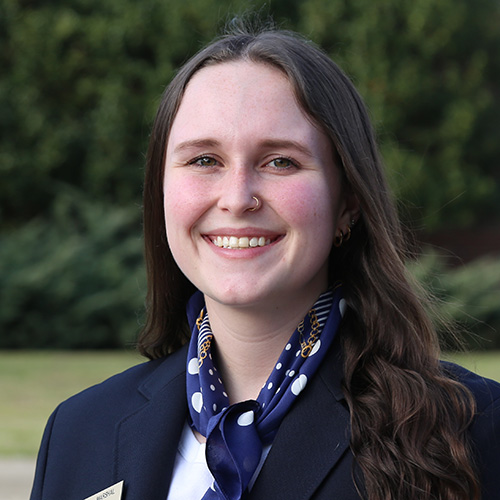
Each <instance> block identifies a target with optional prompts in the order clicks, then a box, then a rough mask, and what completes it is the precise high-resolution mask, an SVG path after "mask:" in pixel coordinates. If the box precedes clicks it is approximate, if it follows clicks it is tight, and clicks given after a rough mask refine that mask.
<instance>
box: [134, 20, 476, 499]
mask: <svg viewBox="0 0 500 500" xmlns="http://www.w3.org/2000/svg"><path fill="white" fill-rule="evenodd" d="M235 60H248V61H253V62H260V63H264V64H271V65H273V66H274V67H276V68H278V69H279V70H280V71H282V72H283V73H285V74H286V75H287V77H288V79H289V81H290V83H291V85H292V86H293V88H294V91H295V95H296V98H297V100H298V102H299V104H300V105H301V106H302V108H303V109H304V111H305V112H306V113H307V114H308V115H309V117H310V118H311V119H312V120H313V121H314V122H315V123H316V124H317V125H318V126H319V127H321V129H322V130H324V131H325V132H326V134H328V136H329V137H330V139H331V141H332V144H333V146H334V149H335V151H336V154H337V158H336V160H337V163H338V164H339V165H341V168H342V169H343V173H344V176H345V180H346V183H347V185H348V186H349V189H351V190H352V192H353V193H354V194H355V195H356V196H357V199H358V200H359V203H360V209H361V217H360V219H359V221H358V222H357V224H356V226H355V228H354V229H353V231H352V238H351V239H350V240H349V242H348V243H347V244H345V245H343V246H342V247H340V248H333V249H332V252H331V255H330V266H329V272H330V275H331V279H332V280H333V279H341V280H342V281H343V282H344V284H345V294H346V300H347V301H348V303H349V305H350V312H349V315H348V316H347V318H346V323H348V324H347V325H346V328H345V331H348V332H349V335H344V337H345V338H344V339H343V345H344V359H345V369H344V371H345V381H344V392H345V395H346V399H347V402H348V405H349V407H350V412H351V449H352V452H353V454H354V456H355V459H356V460H355V461H356V464H357V466H356V467H357V473H356V471H355V476H356V477H359V475H361V476H362V478H363V479H362V481H361V482H360V484H362V485H363V486H360V491H364V492H365V494H364V495H365V496H366V498H368V499H370V500H389V499H393V500H396V499H397V500H402V499H405V500H414V499H422V500H423V499H426V500H430V499H441V500H466V499H467V500H471V499H479V495H480V493H479V485H478V481H477V478H476V475H475V472H474V469H473V466H472V458H471V454H470V452H469V450H468V446H467V439H466V428H467V426H468V425H469V423H470V421H471V418H472V416H473V413H474V402H473V398H472V396H471V395H470V393H469V392H468V391H467V390H466V388H465V387H463V386H462V385H461V384H459V383H458V382H455V381H453V380H452V379H451V378H450V377H448V376H446V374H444V373H443V370H442V369H441V367H440V364H439V362H438V356H439V347H438V342H437V336H436V333H435V329H434V327H433V325H432V323H431V321H430V320H429V318H428V315H427V313H426V311H425V310H424V307H423V305H422V304H423V303H424V302H425V297H424V296H423V295H422V294H420V295H418V294H417V293H416V291H415V287H414V286H413V285H412V284H411V280H410V279H409V277H408V276H407V273H406V268H405V264H404V262H405V259H406V250H405V245H404V239H403V236H402V231H401V227H400V224H399V221H398V217H397V214H396V210H395V206H394V202H393V200H392V199H391V196H390V194H389V189H388V186H387V183H386V180H385V176H384V171H383V165H382V162H381V160H380V157H379V153H378V149H377V145H376V141H375V138H374V133H373V131H372V127H371V124H370V119H369V117H368V114H367V111H366V109H365V106H364V104H363V101H362V99H361V98H360V96H359V95H358V93H357V91H356V90H355V88H354V86H353V85H352V83H351V81H350V80H349V79H348V78H347V77H346V76H345V75H344V73H343V72H342V71H341V70H340V69H339V67H338V66H337V65H336V64H335V63H334V62H332V61H331V59H330V58H329V57H327V56H326V55H325V54H324V53H323V52H322V51H321V50H320V49H319V48H317V47H316V46H315V45H314V44H312V43H311V42H310V41H308V40H305V39H303V38H302V37H300V36H299V35H297V34H294V33H290V32H286V31H279V30H274V29H269V28H267V27H266V28H264V29H260V30H253V31H251V30H248V29H247V28H245V27H244V26H242V25H241V24H240V25H239V26H237V27H236V28H234V25H233V30H232V32H231V33H230V34H226V35H225V36H223V37H221V38H219V39H217V40H216V41H215V42H213V43H212V44H210V45H209V46H207V47H206V48H204V49H203V50H201V51H200V52H199V53H198V54H196V55H195V56H194V57H193V58H191V59H190V60H189V61H188V62H187V63H186V64H185V65H184V66H183V67H182V68H181V70H180V71H179V72H178V74H177V75H176V76H175V77H174V79H173V80H172V82H171V83H170V85H169V86H168V87H167V89H166V91H165V93H164V95H163V98H162V101H161V104H160V107H159V110H158V113H157V116H156V119H155V122H154V126H153V130H152V134H151V140H150V146H149V151H148V157H147V168H146V178H145V187H144V233H145V255H146V265H147V273H148V298H147V303H148V316H147V323H146V325H145V327H144V330H143V332H142V334H141V336H140V339H139V349H140V351H141V352H142V353H143V354H144V355H146V356H147V357H149V358H158V357H160V356H164V355H166V354H168V353H169V352H172V351H175V350H176V349H178V348H179V347H180V346H181V345H182V344H184V343H185V342H186V341H187V339H188V338H189V332H188V329H187V324H186V318H185V312H184V311H185V305H186V301H187V299H188V298H189V296H190V295H191V293H192V292H193V291H194V289H193V285H192V284H191V283H190V282H189V281H188V280H187V278H186V277H185V276H184V275H183V274H182V273H181V271H180V270H179V268H178V266H177V265H176V263H175V261H174V259H173V257H172V254H171V252H170V249H169V247H168V242H167V239H166V233H165V226H164V220H163V217H164V216H163V165H164V161H165V149H166V144H167V139H168V134H169V131H170V128H171V126H172V122H173V120H174V118H175V114H176V112H177V109H178V107H179V104H180V101H181V99H182V96H183V93H184V90H185V88H186V85H187V84H188V82H189V80H190V79H191V77H192V76H193V75H194V74H195V73H196V72H197V71H198V70H199V69H201V68H202V67H204V66H207V65H209V64H219V63H224V62H229V61H235Z"/></svg>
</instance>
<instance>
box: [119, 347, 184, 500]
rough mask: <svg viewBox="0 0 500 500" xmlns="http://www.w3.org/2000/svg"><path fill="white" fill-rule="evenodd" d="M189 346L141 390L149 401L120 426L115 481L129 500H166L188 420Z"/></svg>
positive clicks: (164, 364)
mask: <svg viewBox="0 0 500 500" xmlns="http://www.w3.org/2000/svg"><path fill="white" fill-rule="evenodd" d="M186 356H187V346H185V347H183V348H182V349H180V350H179V351H177V352H175V353H174V354H172V355H170V356H168V357H167V358H166V359H165V360H163V361H160V362H158V363H160V364H159V366H158V367H157V368H156V369H155V370H154V372H153V373H152V374H151V376H150V377H149V378H148V379H147V380H146V381H145V382H144V383H143V384H142V385H141V386H140V387H139V388H138V389H139V391H140V392H141V393H142V394H143V396H144V397H145V398H146V399H148V400H149V401H147V402H146V403H145V404H144V405H143V406H141V407H139V408H136V409H134V411H133V412H132V413H131V414H130V415H128V416H127V417H125V418H124V419H123V420H122V421H121V422H120V423H119V424H118V429H117V434H116V443H115V477H116V481H117V482H118V481H121V480H122V479H123V480H124V495H123V498H124V499H126V500H144V499H145V498H147V499H148V500H165V498H167V494H168V488H169V484H170V478H171V475H172V470H173V466H174V462H175V457H176V451H177V446H178V442H179V438H180V435H181V431H182V428H183V426H184V423H185V422H186V418H187V403H186V380H185V378H186V376H185V371H186Z"/></svg>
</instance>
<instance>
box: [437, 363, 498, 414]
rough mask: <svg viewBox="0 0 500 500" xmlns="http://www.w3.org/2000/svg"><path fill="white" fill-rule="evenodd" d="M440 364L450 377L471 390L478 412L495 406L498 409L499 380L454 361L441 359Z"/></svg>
mask: <svg viewBox="0 0 500 500" xmlns="http://www.w3.org/2000/svg"><path fill="white" fill-rule="evenodd" d="M442 366H443V368H444V370H445V372H446V373H447V374H448V375H449V376H450V377H451V378H452V379H454V380H456V381H458V382H460V383H462V384H463V385H464V386H465V387H467V389H469V391H471V393H472V394H473V396H474V398H475V400H476V405H477V412H478V413H481V412H483V411H485V410H487V409H495V408H496V409H497V411H500V383H499V382H497V381H495V380H491V379H488V378H486V377H482V376H481V375H478V374H477V373H474V372H472V371H470V370H467V369H466V368H464V367H463V366H460V365H457V364H455V363H450V362H445V361H443V362H442Z"/></svg>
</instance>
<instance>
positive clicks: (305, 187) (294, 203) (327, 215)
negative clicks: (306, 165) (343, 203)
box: [276, 182, 336, 233]
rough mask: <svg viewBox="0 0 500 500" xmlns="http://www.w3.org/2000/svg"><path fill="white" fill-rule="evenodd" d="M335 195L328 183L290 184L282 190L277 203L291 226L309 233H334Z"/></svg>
mask: <svg viewBox="0 0 500 500" xmlns="http://www.w3.org/2000/svg"><path fill="white" fill-rule="evenodd" d="M334 197H335V193H334V190H332V189H331V187H330V186H329V185H328V184H327V183H326V182H309V183H304V182H296V183H289V184H288V185H286V186H283V188H282V189H281V190H280V194H279V196H277V197H276V202H277V203H278V204H279V206H280V210H281V213H282V214H286V219H287V220H288V221H289V222H290V224H291V225H295V226H300V227H302V228H303V230H305V231H307V232H317V231H322V232H323V233H328V232H329V231H333V229H332V226H333V225H334V222H335V216H336V214H335V207H336V203H335V199H334Z"/></svg>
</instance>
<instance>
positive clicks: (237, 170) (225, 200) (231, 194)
mask: <svg viewBox="0 0 500 500" xmlns="http://www.w3.org/2000/svg"><path fill="white" fill-rule="evenodd" d="M255 177H256V174H255V172H253V171H252V170H251V169H248V168H245V167H244V166H237V167H236V166H235V167H231V168H229V169H228V170H227V171H226V173H225V174H224V178H223V180H222V182H221V185H220V192H219V199H218V203H217V206H218V208H220V209H221V210H226V211H228V212H230V213H231V214H233V215H235V216H240V215H242V214H244V213H245V212H247V211H251V210H252V209H255V207H256V202H255V198H254V196H256V189H257V179H256V178H255ZM253 211H254V210H253Z"/></svg>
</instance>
